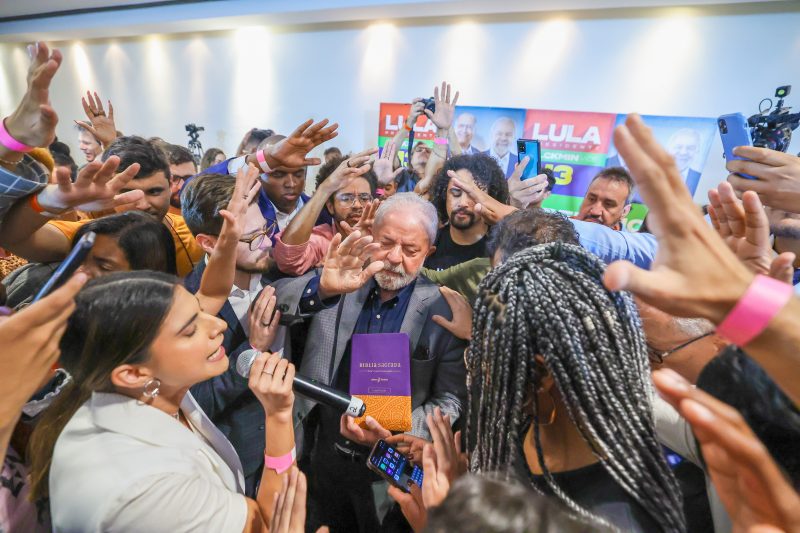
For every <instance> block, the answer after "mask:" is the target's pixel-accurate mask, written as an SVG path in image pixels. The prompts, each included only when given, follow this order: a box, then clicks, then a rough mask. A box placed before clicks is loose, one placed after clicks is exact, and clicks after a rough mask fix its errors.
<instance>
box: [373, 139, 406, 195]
mask: <svg viewBox="0 0 800 533" xmlns="http://www.w3.org/2000/svg"><path fill="white" fill-rule="evenodd" d="M396 156H397V146H395V144H394V143H393V142H391V141H389V142H388V143H386V144H385V145H383V152H381V156H380V157H379V158H378V159H376V160H375V162H374V163H372V170H373V171H374V172H375V175H376V176H377V177H378V185H379V186H381V187H383V186H384V185H387V184H389V183H391V182H392V181H394V179H395V178H397V176H399V175H400V173H401V172H402V171H403V167H398V168H397V169H395V168H394V158H395V157H396Z"/></svg>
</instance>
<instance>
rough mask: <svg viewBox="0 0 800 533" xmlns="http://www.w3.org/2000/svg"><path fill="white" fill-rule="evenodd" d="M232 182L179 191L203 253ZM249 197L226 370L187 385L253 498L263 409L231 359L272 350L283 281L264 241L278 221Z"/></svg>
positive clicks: (191, 279) (199, 181)
mask: <svg viewBox="0 0 800 533" xmlns="http://www.w3.org/2000/svg"><path fill="white" fill-rule="evenodd" d="M235 185H236V179H235V178H234V177H233V176H230V175H227V174H202V175H200V176H197V177H196V178H194V179H192V181H191V182H189V184H188V185H187V186H186V187H185V188H184V190H183V192H182V193H181V204H182V208H183V213H184V218H185V220H186V224H187V225H188V226H189V229H190V230H191V231H192V234H193V235H194V236H195V239H196V240H197V243H198V245H200V247H201V248H202V249H203V250H204V251H205V252H206V254H207V255H206V258H207V257H208V254H210V253H211V251H212V250H213V249H214V246H215V245H216V242H217V237H218V236H219V233H220V231H221V230H222V222H223V219H222V217H221V216H220V215H219V212H220V210H221V209H225V208H226V206H227V205H228V202H229V201H230V199H231V195H232V194H233V191H234V187H235ZM257 197H258V195H257V194H256V195H253V198H250V199H249V201H250V206H249V207H248V209H247V213H246V214H245V218H244V228H243V230H242V236H241V238H240V239H239V244H238V245H237V247H236V272H235V274H234V279H233V286H232V288H231V292H230V295H229V296H228V301H227V302H225V305H223V307H222V309H221V310H220V312H219V314H218V315H217V316H219V317H220V318H221V319H223V320H224V321H225V322H226V323H227V324H228V328H227V329H226V331H225V333H224V340H223V344H222V345H223V347H224V348H225V351H226V353H227V354H228V357H229V363H230V364H229V368H228V371H227V372H225V373H224V374H222V375H221V376H217V377H215V378H212V379H210V380H208V381H206V382H203V383H200V384H198V385H196V386H195V387H193V388H192V395H193V396H194V397H195V399H196V400H197V402H198V403H199V404H200V406H201V407H202V408H203V411H205V413H206V414H207V415H208V416H209V418H211V420H212V421H213V422H214V424H216V426H217V427H218V428H219V429H220V430H221V431H222V432H223V433H224V434H225V436H226V437H227V438H228V440H230V441H231V444H233V447H234V448H235V449H236V452H237V453H238V454H239V458H240V459H241V461H242V467H243V469H244V474H245V491H246V493H247V495H248V496H251V497H253V496H255V491H256V483H257V481H258V480H259V479H260V478H261V469H262V466H263V462H264V461H263V453H264V410H263V408H262V407H261V404H260V403H259V401H258V400H257V399H256V397H255V396H254V395H253V394H252V392H250V389H249V388H248V386H247V380H246V379H244V378H241V377H239V375H238V374H237V373H236V359H237V357H238V355H239V354H240V353H241V352H243V351H244V350H248V349H250V348H251V347H253V348H256V349H258V350H261V351H267V350H275V349H277V346H276V345H274V344H275V336H276V335H275V334H276V331H277V328H278V321H279V319H280V314H277V313H273V311H274V309H275V298H274V296H273V294H274V291H273V290H272V288H271V287H268V288H266V289H265V287H267V285H268V284H269V283H270V282H272V281H274V280H275V279H277V278H278V277H280V274H279V273H278V272H277V271H276V270H275V269H274V268H273V267H274V263H273V261H272V259H270V249H271V247H272V241H270V239H269V235H271V234H272V233H273V232H274V230H275V228H274V225H275V223H274V222H272V223H268V222H267V220H266V219H265V218H264V215H263V214H262V213H261V210H260V209H259V206H258V202H257ZM206 261H207V259H205V258H204V259H203V260H201V261H199V262H198V264H197V266H196V267H195V269H194V270H193V271H192V273H191V274H189V275H188V276H187V277H186V279H185V281H184V286H185V287H186V289H187V290H188V291H189V292H192V293H195V292H197V291H198V290H199V289H200V280H201V279H202V276H203V272H204V271H205V268H206Z"/></svg>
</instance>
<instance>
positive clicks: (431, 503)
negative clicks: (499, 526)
mask: <svg viewBox="0 0 800 533" xmlns="http://www.w3.org/2000/svg"><path fill="white" fill-rule="evenodd" d="M427 422H428V430H430V432H431V437H432V438H433V444H426V445H425V449H424V450H423V452H422V465H423V470H424V471H425V482H424V483H423V484H422V500H423V502H424V503H425V508H427V509H430V508H431V507H436V506H438V505H440V504H441V503H442V501H443V500H444V499H445V497H446V496H447V493H448V492H449V490H450V485H451V484H452V483H453V481H455V480H456V479H457V478H459V477H461V476H462V475H464V474H465V473H466V464H465V463H464V461H463V459H462V454H461V447H460V441H461V439H460V435H459V434H455V435H453V429H452V426H451V424H450V416H449V415H445V416H442V411H441V409H439V408H438V407H437V408H436V409H435V410H434V412H433V414H428V417H427Z"/></svg>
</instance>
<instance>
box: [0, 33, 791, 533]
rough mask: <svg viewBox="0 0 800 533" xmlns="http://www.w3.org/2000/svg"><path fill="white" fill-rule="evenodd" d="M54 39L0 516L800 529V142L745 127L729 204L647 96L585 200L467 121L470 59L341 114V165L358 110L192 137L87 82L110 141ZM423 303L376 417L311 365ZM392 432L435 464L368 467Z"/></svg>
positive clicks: (352, 526)
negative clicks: (450, 75)
mask: <svg viewBox="0 0 800 533" xmlns="http://www.w3.org/2000/svg"><path fill="white" fill-rule="evenodd" d="M28 50H29V53H30V57H31V63H30V70H29V73H28V86H27V90H26V92H25V94H24V96H23V98H22V100H21V101H20V102H19V105H18V107H17V108H16V109H15V110H14V111H13V112H12V113H11V114H10V115H9V116H8V117H6V118H5V119H4V120H3V122H2V123H1V125H0V192H2V194H0V246H2V249H0V252H1V253H0V256H1V257H2V259H0V262H1V263H2V264H3V271H2V273H0V274H1V275H2V276H3V278H2V285H0V304H1V305H3V307H1V308H0V382H2V384H3V388H4V390H5V391H6V396H5V397H4V399H3V401H2V402H1V403H0V406H2V408H0V455H2V457H3V468H2V473H0V481H2V483H0V531H30V532H39V531H59V532H72V531H74V532H83V531H126V532H127V531H226V532H227V531H231V532H239V531H245V532H258V531H269V532H273V533H277V532H282V533H289V532H292V533H296V532H302V531H311V532H314V531H325V530H329V531H332V532H334V533H336V532H348V533H349V532H360V533H372V532H378V531H381V532H410V531H413V532H415V533H420V532H423V531H425V532H431V533H439V532H445V531H458V532H476V533H477V532H497V533H517V532H519V533H522V532H550V531H553V532H554V531H559V532H564V531H575V532H578V531H626V532H627V531H640V532H654V531H664V532H708V531H714V532H716V533H726V532H731V531H737V532H752V533H755V532H761V531H786V532H795V531H800V495H799V494H798V490H799V489H800V461H798V457H800V455H798V451H799V450H800V446H799V445H800V411H799V410H798V404H799V403H800V300H798V298H797V297H796V296H795V293H796V291H795V287H797V286H800V285H798V284H799V283H800V275H799V273H800V259H798V253H800V225H799V224H798V222H797V221H798V220H799V219H800V158H798V157H795V156H792V155H788V154H785V153H782V152H777V151H773V150H769V149H765V148H754V147H747V146H744V147H739V148H737V155H739V156H741V157H742V160H737V161H729V162H728V163H727V168H728V170H729V172H730V176H729V177H728V179H727V181H725V182H723V183H720V184H719V185H718V186H717V187H715V188H714V189H712V190H711V192H710V193H709V202H708V204H707V205H706V206H705V207H706V212H707V215H705V216H704V215H703V212H701V210H700V209H699V207H698V206H697V205H695V204H694V203H693V201H692V197H691V195H690V194H689V191H688V190H687V188H686V185H685V184H684V181H685V177H684V176H683V175H682V174H681V171H680V170H679V169H678V167H677V166H676V165H675V162H674V159H673V158H672V156H670V155H669V154H668V153H667V152H666V151H665V150H664V149H663V148H662V147H660V146H659V145H658V143H657V142H656V141H655V139H654V137H653V135H652V133H651V131H650V130H649V129H648V127H647V126H646V125H645V123H644V122H643V121H642V119H641V118H640V117H639V116H638V115H635V114H632V115H629V116H628V118H627V120H626V121H625V124H624V125H620V126H619V127H618V128H617V129H616V130H615V132H614V143H615V146H616V147H617V149H618V151H619V154H620V155H621V156H622V157H623V158H624V161H625V162H626V165H627V168H623V167H610V168H606V169H604V170H602V171H601V172H599V173H598V174H597V175H596V176H595V177H594V179H593V180H592V181H591V184H590V185H589V186H588V189H587V191H586V194H585V196H584V199H583V202H582V203H581V205H580V208H579V210H578V213H577V214H576V215H575V216H573V217H567V216H565V215H564V214H562V213H559V212H554V211H550V210H547V209H543V208H542V207H541V206H542V203H543V202H544V201H545V200H546V199H547V197H548V196H549V195H550V193H551V191H552V190H553V187H554V185H555V178H554V177H553V175H552V173H550V172H549V171H545V172H543V173H541V174H539V175H537V176H535V177H534V178H531V179H525V180H523V179H521V177H522V175H523V171H524V170H525V168H526V165H527V164H529V163H530V161H529V160H528V159H527V158H525V159H523V160H522V161H520V162H517V161H510V162H509V161H508V159H509V157H508V154H507V153H506V154H505V155H503V156H501V155H500V154H496V153H493V152H492V151H491V150H490V151H488V152H485V153H481V152H479V151H477V150H475V149H474V148H473V147H471V146H470V145H469V142H467V143H466V146H465V145H464V143H463V142H461V141H463V138H464V131H467V130H468V128H470V127H471V126H470V121H469V116H465V115H466V114H465V115H462V116H461V117H460V118H459V120H458V121H456V122H457V123H455V124H454V118H455V106H456V102H457V100H458V97H459V95H458V93H455V94H453V93H452V88H451V86H450V85H449V84H447V83H442V85H441V86H440V87H436V88H435V89H434V98H433V100H434V103H435V106H434V107H433V108H432V109H431V107H430V106H426V104H425V102H424V101H423V100H422V99H415V100H414V101H413V102H412V105H411V111H410V113H409V116H408V118H407V122H406V127H405V128H400V129H399V131H398V133H397V135H396V136H395V137H394V138H393V139H392V140H391V141H389V142H388V143H387V144H386V146H383V147H382V149H381V150H378V149H377V148H366V149H363V150H361V151H359V152H355V153H349V154H347V153H343V151H341V150H340V149H338V148H335V147H329V146H328V145H325V148H326V149H325V151H324V164H322V165H321V166H320V167H319V169H318V173H317V175H316V184H315V187H314V191H313V194H311V195H307V194H306V191H307V190H308V188H307V186H306V178H307V172H308V168H309V167H310V166H316V165H320V164H321V163H323V161H321V160H320V159H318V158H314V157H310V156H309V154H310V152H312V150H315V149H316V148H317V147H319V146H321V145H323V144H324V143H328V142H329V141H331V140H332V139H333V138H335V137H336V135H337V133H338V124H336V123H329V121H328V120H321V121H319V122H314V121H313V120H308V121H307V122H305V123H303V124H300V125H299V126H298V127H297V128H296V129H295V130H293V131H291V132H285V134H279V133H276V132H275V131H273V130H270V129H260V128H253V129H251V130H250V131H248V132H247V133H246V134H245V135H244V137H243V139H242V141H241V143H240V144H239V146H238V148H237V150H236V153H235V154H233V157H227V156H226V154H225V153H224V152H223V151H222V150H219V149H217V148H211V149H209V150H207V151H206V153H205V154H204V155H203V157H202V159H201V160H195V157H194V156H193V154H192V153H191V152H190V151H189V150H187V149H186V148H184V147H182V146H178V145H174V144H171V143H169V142H168V141H165V140H164V139H162V138H160V137H157V135H158V133H159V132H143V133H144V134H146V135H147V137H144V136H136V135H126V134H124V133H123V132H121V131H119V130H118V129H117V128H118V126H117V118H116V117H115V116H114V109H113V106H112V104H111V102H110V101H109V102H107V103H106V105H104V104H103V101H102V100H101V98H100V97H99V95H98V94H97V93H87V94H86V96H85V97H84V98H83V99H82V105H83V109H84V112H85V114H86V117H85V120H80V121H77V120H76V121H75V122H76V127H77V128H78V139H79V143H80V151H81V152H82V154H83V156H84V157H85V161H86V162H85V164H82V165H79V164H78V163H77V162H76V161H75V160H74V159H73V158H72V156H71V155H70V152H69V148H68V147H67V146H66V144H64V143H63V142H59V141H57V140H56V139H55V128H56V124H57V122H58V120H59V116H58V114H57V112H56V110H55V109H53V107H52V106H51V104H50V101H49V91H50V86H51V82H52V80H53V78H54V76H56V75H57V72H58V70H59V68H60V67H61V63H62V56H61V53H60V52H59V51H58V50H55V49H54V50H51V49H49V47H48V46H47V45H46V44H44V43H35V44H33V45H31V46H29V48H28ZM423 114H424V115H426V116H427V118H428V119H429V120H430V121H431V122H432V124H433V125H434V126H435V128H436V134H435V137H436V138H435V142H434V143H433V144H432V145H430V146H429V145H428V144H426V143H421V142H417V143H415V144H413V145H411V146H409V147H408V152H409V158H408V165H407V166H405V165H403V164H401V162H400V160H399V158H398V157H397V155H398V152H399V151H401V150H402V149H403V146H404V143H407V136H408V132H409V131H411V130H412V128H413V127H414V124H416V122H417V119H418V118H419V117H420V116H421V115H423ZM120 118H121V117H120ZM472 126H474V122H473V124H472ZM509 174H510V175H509ZM743 174H746V175H750V176H754V177H756V178H757V179H745V178H743V177H742V175H743ZM506 175H509V177H508V178H506ZM635 193H638V196H640V197H641V198H642V200H643V201H644V202H645V203H646V205H647V206H648V208H649V214H648V217H647V220H646V225H645V226H646V231H640V232H631V231H627V230H626V229H625V226H624V223H623V221H624V218H625V217H626V215H627V214H628V212H629V211H630V208H631V202H632V200H633V198H634V194H635ZM90 234H91V235H93V237H94V244H93V245H92V247H91V250H90V251H89V253H88V254H87V255H86V257H85V258H84V259H83V260H82V263H81V264H80V266H79V267H78V268H77V271H76V272H75V274H74V275H72V277H70V278H69V279H67V280H66V281H64V282H63V283H61V285H60V286H58V287H57V288H55V289H54V290H53V291H52V292H50V293H49V294H47V295H46V296H44V297H42V298H39V297H38V296H39V294H40V291H41V289H42V287H43V286H44V285H45V284H46V283H47V282H48V280H49V279H50V278H51V276H53V275H54V273H55V272H57V271H58V269H59V267H60V266H61V265H62V262H63V261H65V259H66V258H67V257H68V255H69V254H70V251H71V250H72V249H73V247H74V246H76V245H77V244H78V243H79V242H83V240H85V237H86V236H87V235H90ZM397 334H402V335H403V337H401V338H402V339H404V340H403V341H402V343H401V344H402V345H403V346H402V347H403V350H405V348H406V347H407V350H408V351H407V355H405V356H404V357H405V360H404V361H405V363H404V364H403V365H401V366H402V367H404V369H405V372H406V379H407V382H408V390H407V394H405V396H394V395H393V396H390V397H389V398H390V399H389V401H388V403H386V404H380V405H381V406H382V409H377V408H376V409H370V406H374V405H377V404H372V403H370V401H367V411H366V417H365V418H358V419H356V418H354V417H351V416H348V415H347V414H343V412H342V410H341V409H339V408H335V407H334V406H333V405H332V404H329V403H327V402H325V401H320V399H319V398H316V399H315V398H312V397H310V396H303V395H297V396H296V395H295V392H294V391H293V383H294V378H295V375H300V376H303V377H305V378H310V379H312V380H316V381H317V382H319V383H321V384H324V385H328V386H330V387H332V388H333V389H336V390H338V391H342V392H343V393H347V392H348V391H349V390H351V385H353V383H354V382H356V380H357V379H358V376H357V374H356V373H354V372H355V370H354V369H355V368H356V367H357V365H355V363H354V361H356V360H357V359H358V358H360V357H362V356H363V354H362V353H361V350H360V349H359V347H360V346H361V345H362V343H363V342H364V341H363V339H365V338H373V339H388V338H389V336H390V335H397ZM387 335H389V336H387ZM379 336H380V337H379ZM391 338H393V339H395V338H397V337H391ZM405 339H407V346H405V344H406V340H405ZM385 346H386V347H387V348H386V349H387V350H388V349H389V348H388V346H389V344H386V345H385ZM253 351H255V354H256V355H255V358H254V360H253V362H252V366H251V367H250V368H249V372H247V371H245V372H243V371H242V369H241V364H239V365H237V363H240V361H241V360H242V358H240V356H242V355H243V354H244V356H247V355H248V354H251V353H253ZM385 409H388V410H390V411H391V412H401V413H402V412H404V409H408V420H406V421H405V422H397V421H396V420H395V419H393V418H391V417H388V416H384V415H385V414H386V413H385ZM401 418H402V417H401ZM379 441H385V442H386V443H388V445H389V446H392V447H393V448H392V449H393V450H394V449H396V450H397V451H396V452H395V455H394V457H395V458H401V457H402V458H404V460H406V461H408V462H409V463H410V464H411V465H416V466H417V467H420V468H421V469H422V472H423V477H422V480H421V481H420V480H419V479H418V478H417V479H416V480H415V481H412V482H409V484H407V485H401V484H399V483H394V482H391V483H390V481H392V472H391V471H389V472H388V476H382V475H379V474H378V473H376V472H374V471H373V470H371V469H370V468H368V467H367V462H368V458H369V456H370V453H371V450H372V449H373V446H375V445H376V443H378V442H379ZM397 462H398V463H399V462H400V461H399V459H398V461H397ZM392 467H394V465H392ZM394 479H395V480H397V479H399V473H398V475H397V476H396V477H395V478H394Z"/></svg>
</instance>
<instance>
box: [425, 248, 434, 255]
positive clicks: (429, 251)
mask: <svg viewBox="0 0 800 533" xmlns="http://www.w3.org/2000/svg"><path fill="white" fill-rule="evenodd" d="M434 253H436V247H435V246H431V247H430V248H429V249H428V253H427V254H425V257H430V256H432V255H433V254H434Z"/></svg>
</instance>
